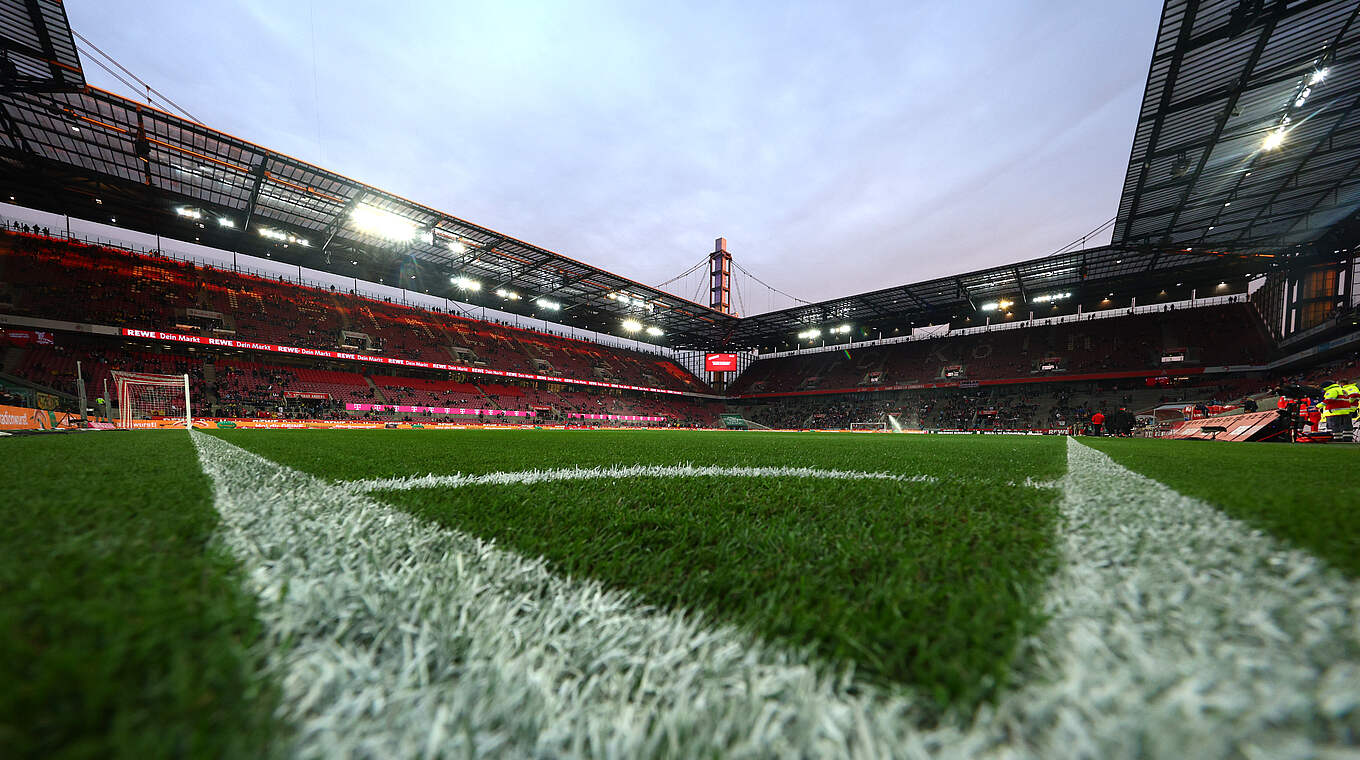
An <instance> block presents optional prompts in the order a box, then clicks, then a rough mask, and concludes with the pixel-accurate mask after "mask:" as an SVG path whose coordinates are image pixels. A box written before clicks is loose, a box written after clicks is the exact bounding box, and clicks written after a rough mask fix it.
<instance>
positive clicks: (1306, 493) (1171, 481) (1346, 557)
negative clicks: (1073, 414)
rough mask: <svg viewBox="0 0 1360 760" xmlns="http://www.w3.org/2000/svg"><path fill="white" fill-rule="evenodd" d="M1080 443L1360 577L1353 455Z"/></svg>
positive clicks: (1317, 448)
mask: <svg viewBox="0 0 1360 760" xmlns="http://www.w3.org/2000/svg"><path fill="white" fill-rule="evenodd" d="M1082 442H1083V443H1086V444H1088V445H1090V446H1092V447H1094V448H1096V449H1099V450H1100V451H1103V452H1105V453H1106V454H1108V455H1109V456H1110V457H1111V458H1113V459H1114V460H1115V461H1116V462H1118V463H1120V464H1122V465H1124V466H1125V467H1127V468H1129V469H1130V470H1133V471H1134V472H1137V473H1140V474H1142V475H1146V476H1147V477H1149V478H1152V479H1153V480H1157V481H1160V482H1162V483H1164V484H1166V485H1167V486H1170V487H1171V488H1173V489H1175V490H1177V491H1179V492H1180V493H1183V494H1185V495H1186V496H1193V497H1195V498H1197V499H1202V500H1203V501H1206V502H1208V503H1210V504H1212V505H1214V506H1216V507H1218V508H1219V509H1221V510H1223V511H1224V512H1226V513H1227V514H1229V515H1231V516H1233V517H1235V518H1237V519H1239V520H1242V521H1244V522H1246V523H1248V524H1250V525H1252V526H1253V527H1256V528H1260V529H1261V530H1265V531H1268V532H1270V533H1271V534H1273V535H1275V536H1276V537H1277V538H1280V539H1283V540H1285V541H1287V542H1289V543H1291V544H1293V545H1294V546H1297V547H1299V548H1302V549H1306V550H1308V551H1310V552H1312V553H1313V554H1316V555H1317V556H1318V557H1321V558H1322V559H1324V560H1326V561H1327V562H1329V563H1331V564H1332V565H1333V566H1334V567H1336V568H1338V569H1340V570H1342V571H1343V572H1345V573H1347V574H1349V575H1351V576H1352V577H1357V576H1360V509H1357V505H1360V448H1357V447H1354V446H1347V445H1333V446H1326V445H1294V446H1290V445H1286V444H1274V443H1233V442H1218V441H1161V440H1152V439H1142V438H1083V439H1082Z"/></svg>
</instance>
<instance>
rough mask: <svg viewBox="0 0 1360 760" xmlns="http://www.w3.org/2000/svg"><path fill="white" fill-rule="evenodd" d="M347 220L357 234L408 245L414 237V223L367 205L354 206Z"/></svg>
mask: <svg viewBox="0 0 1360 760" xmlns="http://www.w3.org/2000/svg"><path fill="white" fill-rule="evenodd" d="M349 220H350V222H352V223H353V224H354V229H356V230H358V231H359V232H362V233H365V234H368V235H373V236H375V237H380V238H383V239H384V240H391V241H392V242H394V243H409V242H411V241H412V240H414V239H415V236H416V223H415V222H413V221H411V220H410V219H407V218H406V217H404V216H402V215H400V214H394V213H392V212H391V211H384V210H383V209H380V208H377V207H374V206H370V205H368V204H367V203H360V204H359V205H357V206H355V207H354V210H353V211H351V212H349Z"/></svg>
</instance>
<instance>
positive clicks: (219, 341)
mask: <svg viewBox="0 0 1360 760" xmlns="http://www.w3.org/2000/svg"><path fill="white" fill-rule="evenodd" d="M122 334H123V336H124V337H127V338H145V339H147V340H160V341H167V342H171V343H194V344H197V345H200V346H220V347H222V348H244V349H247V350H250V351H267V352H270V353H275V354H293V355H295V356H315V357H320V358H322V359H347V360H349V361H358V362H370V363H372V364H390V365H393V366H398V367H420V368H421V369H441V370H448V371H450V372H471V373H473V374H477V375H494V376H496V377H513V378H517V379H519V380H542V381H545V382H550V383H573V384H575V385H591V386H595V387H597V388H621V389H623V390H629V391H646V392H648V393H665V394H669V395H672V396H683V395H685V394H684V393H683V392H682V391H675V390H670V389H669V388H646V387H643V386H640V385H625V384H623V383H602V382H600V381H598V380H573V379H571V378H568V377H550V376H548V375H535V374H532V373H529V372H510V371H505V370H499V369H483V368H481V367H465V366H463V365H461V364H444V363H442V362H422V361H415V360H412V359H398V358H396V357H392V356H370V355H368V354H356V353H349V352H346V351H330V350H328V349H324V348H299V347H297V346H276V345H274V344H272V343H254V342H251V341H248V340H234V339H231V338H204V337H201V336H198V335H183V334H181V333H171V332H161V331H160V330H134V329H132V328H128V327H125V328H123V329H122Z"/></svg>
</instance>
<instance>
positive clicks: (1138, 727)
mask: <svg viewBox="0 0 1360 760" xmlns="http://www.w3.org/2000/svg"><path fill="white" fill-rule="evenodd" d="M192 435H193V437H194V441H195V444H196V446H197V447H198V451H199V456H200V459H201V461H202V463H203V468H204V470H205V471H206V472H207V473H208V474H209V475H210V476H211V478H212V480H213V483H214V495H215V501H216V504H217V508H218V509H219V511H220V512H221V513H222V532H221V540H222V541H223V542H224V544H225V545H226V546H227V547H228V548H229V549H230V550H231V551H233V552H234V553H235V555H236V556H237V557H238V558H239V559H240V561H241V562H242V564H243V566H244V567H245V569H246V570H247V572H248V575H249V579H250V580H249V582H250V584H251V586H252V591H253V592H254V593H256V594H257V595H258V596H259V598H260V615H261V620H262V622H263V624H264V627H265V629H266V631H267V636H268V641H267V642H266V643H265V645H266V646H268V647H270V650H271V652H272V655H271V656H272V658H273V659H272V665H271V668H272V670H273V671H274V672H273V673H272V674H271V675H272V676H273V677H276V678H278V679H279V680H280V682H281V683H282V685H283V689H284V692H285V704H284V707H283V708H282V709H283V711H284V713H285V714H284V717H285V718H286V719H288V720H289V721H290V722H291V723H292V724H293V725H294V726H295V727H296V729H297V733H296V738H295V745H294V749H295V752H296V754H298V755H300V756H304V757H323V756H332V755H360V756H416V755H420V756H434V755H441V754H442V755H446V756H453V755H463V754H465V753H466V754H469V755H483V754H495V755H512V756H534V757H630V758H631V757H656V756H667V757H710V756H715V755H719V756H730V757H771V756H773V757H785V756H787V757H865V758H869V757H874V758H878V757H904V758H927V757H943V758H951V757H959V758H962V757H979V756H982V757H1007V758H1026V757H1073V756H1084V757H1112V758H1119V757H1176V758H1180V757H1190V756H1194V757H1232V756H1238V757H1255V756H1261V757H1267V756H1269V757H1290V756H1300V757H1303V756H1314V755H1318V754H1323V755H1325V754H1328V750H1334V751H1335V752H1336V753H1341V752H1344V751H1345V750H1344V745H1346V744H1347V743H1348V742H1353V741H1355V739H1356V737H1357V736H1360V726H1357V719H1358V718H1360V710H1358V709H1357V706H1358V705H1360V666H1357V662H1360V658H1357V644H1356V642H1357V639H1360V628H1357V620H1360V615H1357V604H1358V603H1360V594H1358V593H1357V588H1356V586H1355V584H1352V583H1350V582H1348V581H1346V580H1345V579H1344V578H1343V577H1341V576H1340V575H1339V574H1338V573H1336V572H1334V571H1331V570H1328V569H1326V568H1325V567H1324V566H1323V565H1322V563H1320V562H1319V561H1318V560H1316V559H1314V558H1312V557H1310V556H1308V555H1305V554H1303V553H1301V552H1296V551H1288V550H1285V549H1282V548H1281V547H1280V546H1279V545H1278V544H1276V543H1275V542H1273V541H1272V540H1270V539H1269V538H1267V537H1265V536H1262V535H1261V534H1259V533H1255V532H1253V531H1250V530H1248V529H1246V528H1244V527H1243V526H1242V525H1241V524H1239V523H1236V522H1235V521H1233V520H1231V519H1229V518H1227V517H1226V516H1223V515H1222V514H1221V513H1219V512H1218V511H1217V510H1214V509H1213V508H1211V507H1208V506H1207V505H1204V504H1202V503H1200V502H1197V501H1194V500H1191V499H1187V498H1185V497H1182V496H1180V495H1179V494H1177V493H1175V492H1174V491H1171V490H1170V489H1167V488H1166V487H1164V486H1162V485H1160V484H1158V483H1156V482H1154V481H1151V480H1148V479H1146V478H1142V477H1141V476H1138V475H1135V474H1133V473H1131V472H1129V471H1128V470H1126V469H1124V468H1122V467H1120V466H1119V465H1117V464H1115V463H1113V462H1112V461H1110V460H1109V459H1108V458H1107V457H1105V456H1104V455H1102V454H1099V453H1098V452H1094V451H1092V450H1091V449H1089V448H1087V447H1085V446H1081V445H1080V444H1077V443H1075V442H1069V447H1068V463H1069V472H1068V474H1067V475H1066V476H1065V477H1064V479H1063V481H1062V483H1061V485H1062V488H1063V490H1064V495H1063V497H1062V498H1063V513H1064V518H1065V522H1066V523H1067V525H1066V536H1065V538H1064V550H1065V552H1066V557H1067V565H1066V567H1065V568H1064V569H1063V570H1062V571H1061V573H1060V574H1059V576H1058V577H1056V578H1055V579H1054V582H1053V584H1052V588H1051V592H1050V595H1049V598H1048V602H1047V608H1048V609H1047V611H1048V613H1049V615H1050V623H1049V625H1048V626H1047V627H1046V628H1045V630H1044V631H1043V632H1042V633H1041V634H1040V635H1039V636H1036V637H1034V638H1033V639H1031V640H1029V641H1027V642H1026V643H1025V645H1024V646H1023V647H1022V651H1021V652H1020V653H1019V655H1018V658H1019V663H1020V664H1019V665H1017V667H1018V668H1019V673H1020V674H1021V675H1022V676H1025V677H1026V678H1027V679H1028V680H1026V681H1024V685H1022V686H1021V687H1020V688H1019V689H1018V690H1016V691H1015V692H1012V693H1011V694H1009V695H1008V696H1006V697H1005V698H1003V699H1002V701H1001V702H1000V703H999V704H998V705H996V706H994V707H992V708H988V709H986V710H984V711H983V712H982V713H981V714H979V715H978V716H976V719H975V720H971V721H962V720H952V721H951V720H946V721H945V725H944V726H943V727H937V728H933V729H930V730H921V729H918V728H917V725H918V724H919V718H920V712H919V711H917V710H916V709H914V708H913V705H912V701H911V698H910V694H909V693H907V692H905V691H901V692H896V693H887V692H884V691H883V690H881V689H877V688H873V687H869V686H866V685H864V684H862V683H858V682H856V679H855V678H854V677H853V674H849V673H846V672H838V671H835V670H833V669H832V668H830V667H827V666H826V665H824V664H821V663H818V662H816V661H813V660H810V659H809V658H808V657H807V656H806V655H805V654H803V653H801V652H793V651H788V650H786V649H783V648H781V647H778V646H773V645H771V644H769V643H766V642H762V641H758V640H756V639H754V638H753V637H751V636H749V635H747V634H744V633H741V632H740V631H737V630H735V629H733V628H731V627H727V626H720V625H713V624H711V623H709V622H708V621H706V620H705V619H703V618H702V617H701V616H699V615H694V614H685V613H680V612H668V611H663V610H659V609H656V608H654V607H649V606H647V605H644V604H641V603H640V602H638V601H637V600H636V599H635V598H633V597H631V596H630V595H627V594H623V593H618V592H614V591H609V590H606V589H604V588H603V587H601V586H600V585H599V584H597V583H593V582H589V581H582V580H579V579H574V578H565V577H561V576H558V575H556V574H554V573H552V572H550V571H549V569H548V568H547V566H546V564H545V563H544V562H543V561H541V560H535V559H526V558H524V557H521V556H519V555H516V554H513V553H511V552H506V551H501V550H499V549H497V548H495V547H494V546H493V545H492V544H490V543H487V542H483V541H479V540H477V539H475V538H472V537H468V536H466V535H463V534H461V533H458V532H457V531H452V530H448V529H444V528H439V527H436V526H433V525H429V524H426V523H422V522H420V521H419V520H416V519H415V518H412V517H410V516H408V515H406V514H404V513H401V512H399V511H396V510H393V509H390V508H387V507H384V506H382V505H380V504H378V503H376V502H373V501H372V500H371V499H370V498H369V497H367V496H365V495H364V494H362V493H359V492H357V491H356V490H355V489H353V488H349V487H345V486H341V485H335V484H330V483H326V482H324V481H322V480H320V479H317V478H314V477H312V476H309V475H306V474H303V473H300V472H297V471H294V470H291V469H288V468H286V467H283V466H280V465H278V464H275V463H273V462H270V461H268V460H265V459H262V458H260V457H258V456H256V455H254V454H251V453H249V452H246V451H244V450H242V449H239V448H237V447H235V446H232V445H231V444H228V443H226V442H225V441H222V440H221V439H218V438H215V437H213V436H209V435H205V434H202V433H198V432H194V433H192ZM644 469H645V468H644ZM555 472H563V471H555ZM464 484H466V483H464Z"/></svg>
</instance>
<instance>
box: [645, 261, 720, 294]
mask: <svg viewBox="0 0 1360 760" xmlns="http://www.w3.org/2000/svg"><path fill="white" fill-rule="evenodd" d="M706 263H708V257H707V256H705V257H704V258H702V259H699V263H698V264H695V265H694V266H692V267H690V268H689V269H686V270H685V271H683V272H681V273H680V274H677V275H676V276H674V277H672V278H670V279H669V280H666V281H665V282H663V283H661V284H660V285H657V287H658V288H664V287H666V286H667V285H669V284H671V283H672V282H675V281H676V280H678V279H680V278H682V277H688V276H689V275H691V274H693V273H694V270H696V269H698V268H699V267H701V266H703V265H704V264H706Z"/></svg>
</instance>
